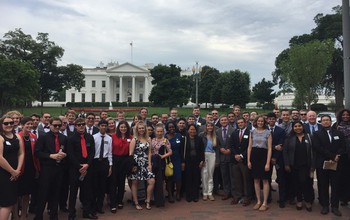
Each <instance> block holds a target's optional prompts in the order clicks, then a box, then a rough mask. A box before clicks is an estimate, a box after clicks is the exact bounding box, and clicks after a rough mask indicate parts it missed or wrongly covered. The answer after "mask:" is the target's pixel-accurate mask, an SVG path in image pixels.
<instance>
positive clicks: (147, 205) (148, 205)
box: [146, 202, 152, 210]
mask: <svg viewBox="0 0 350 220" xmlns="http://www.w3.org/2000/svg"><path fill="white" fill-rule="evenodd" d="M146 209H147V210H151V209H152V207H151V203H150V202H146Z"/></svg>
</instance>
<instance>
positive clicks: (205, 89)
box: [198, 66, 220, 105]
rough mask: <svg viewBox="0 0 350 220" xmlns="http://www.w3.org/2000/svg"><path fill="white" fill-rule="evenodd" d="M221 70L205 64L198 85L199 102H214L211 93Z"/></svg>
mask: <svg viewBox="0 0 350 220" xmlns="http://www.w3.org/2000/svg"><path fill="white" fill-rule="evenodd" d="M219 76H220V72H219V70H217V69H215V68H213V67H210V66H204V67H203V68H202V72H201V79H200V81H199V87H198V102H199V103H211V104H212V105H213V103H212V102H211V99H210V95H208V94H211V91H212V90H213V87H214V85H215V81H216V80H217V79H218V78H219Z"/></svg>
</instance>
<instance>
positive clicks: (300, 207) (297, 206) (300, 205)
mask: <svg viewBox="0 0 350 220" xmlns="http://www.w3.org/2000/svg"><path fill="white" fill-rule="evenodd" d="M295 207H296V209H297V210H299V211H300V210H302V209H303V203H301V202H297V205H296V206H295Z"/></svg>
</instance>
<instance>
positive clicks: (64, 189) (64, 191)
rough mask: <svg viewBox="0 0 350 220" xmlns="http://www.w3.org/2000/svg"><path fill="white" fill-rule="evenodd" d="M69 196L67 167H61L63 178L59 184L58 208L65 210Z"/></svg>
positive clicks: (66, 165) (65, 165)
mask: <svg viewBox="0 0 350 220" xmlns="http://www.w3.org/2000/svg"><path fill="white" fill-rule="evenodd" d="M68 195H69V166H68V164H64V165H63V177H62V183H61V193H60V198H59V206H60V208H61V209H63V208H67V201H68Z"/></svg>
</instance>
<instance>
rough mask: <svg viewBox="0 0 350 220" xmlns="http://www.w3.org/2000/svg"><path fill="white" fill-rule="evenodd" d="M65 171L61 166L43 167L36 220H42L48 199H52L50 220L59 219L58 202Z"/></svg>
mask: <svg viewBox="0 0 350 220" xmlns="http://www.w3.org/2000/svg"><path fill="white" fill-rule="evenodd" d="M62 175H63V170H62V167H61V165H49V166H45V165H43V166H41V170H40V177H39V191H38V200H37V207H36V212H35V218H34V219H35V220H42V219H43V213H44V210H45V206H46V203H47V201H48V198H50V204H49V206H50V207H49V209H50V219H58V215H57V212H58V200H59V195H60V186H61V181H62Z"/></svg>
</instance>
